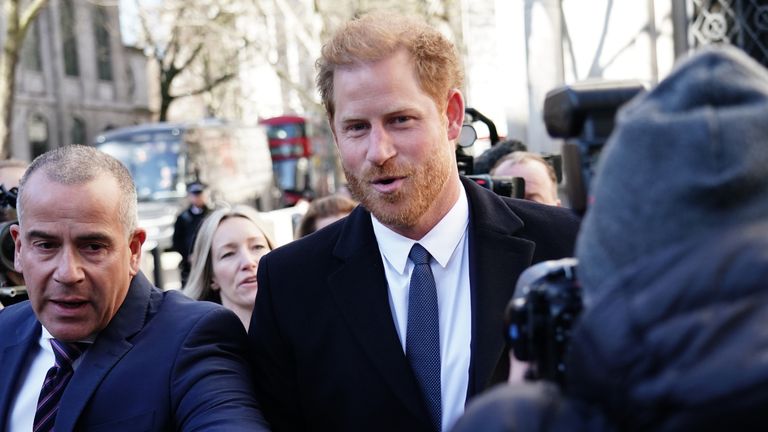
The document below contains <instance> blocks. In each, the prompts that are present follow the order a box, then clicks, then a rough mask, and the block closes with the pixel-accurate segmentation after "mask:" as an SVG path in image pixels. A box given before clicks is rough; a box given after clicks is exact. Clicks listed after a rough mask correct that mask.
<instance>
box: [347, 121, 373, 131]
mask: <svg viewBox="0 0 768 432" xmlns="http://www.w3.org/2000/svg"><path fill="white" fill-rule="evenodd" d="M367 128H368V125H366V124H365V123H351V124H349V125H347V130H348V131H349V132H360V131H364V130H366V129H367Z"/></svg>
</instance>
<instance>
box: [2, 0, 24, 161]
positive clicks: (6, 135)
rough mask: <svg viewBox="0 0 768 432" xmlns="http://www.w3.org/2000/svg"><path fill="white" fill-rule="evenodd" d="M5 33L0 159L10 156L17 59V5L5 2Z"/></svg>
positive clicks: (12, 0) (16, 0)
mask: <svg viewBox="0 0 768 432" xmlns="http://www.w3.org/2000/svg"><path fill="white" fill-rule="evenodd" d="M4 6H5V8H4V9H5V13H6V32H5V43H3V57H2V58H0V159H8V158H9V157H10V154H11V151H10V150H11V149H10V147H11V125H13V93H14V87H15V86H16V63H17V62H18V59H19V49H20V48H19V39H18V34H19V3H18V0H7V1H5V5H4Z"/></svg>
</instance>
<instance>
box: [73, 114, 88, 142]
mask: <svg viewBox="0 0 768 432" xmlns="http://www.w3.org/2000/svg"><path fill="white" fill-rule="evenodd" d="M70 138H71V140H72V144H81V145H86V143H85V120H83V119H81V118H80V117H75V118H73V119H72V131H71V136H70Z"/></svg>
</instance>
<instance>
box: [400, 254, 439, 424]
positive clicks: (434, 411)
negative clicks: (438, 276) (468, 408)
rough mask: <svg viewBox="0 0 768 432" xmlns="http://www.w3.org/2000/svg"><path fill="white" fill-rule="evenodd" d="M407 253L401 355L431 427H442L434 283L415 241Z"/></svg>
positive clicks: (427, 256)
mask: <svg viewBox="0 0 768 432" xmlns="http://www.w3.org/2000/svg"><path fill="white" fill-rule="evenodd" d="M408 257H409V258H410V259H411V261H413V263H414V264H415V266H414V268H413V273H411V286H410V288H409V290H408V330H407V332H406V337H405V356H406V357H407V358H408V361H409V362H410V363H411V368H412V369H413V372H414V374H415V375H416V379H417V380H418V381H419V385H420V386H421V391H422V393H423V394H424V399H425V400H426V402H427V406H428V407H429V412H430V414H431V415H432V426H433V427H434V430H436V431H439V430H441V429H442V427H441V426H442V415H443V414H442V413H443V409H442V401H441V395H440V317H439V314H438V311H437V287H435V278H434V276H432V269H431V268H429V260H430V258H432V257H431V256H430V255H429V252H427V250H426V249H424V247H423V246H421V245H420V244H418V243H416V244H414V245H413V247H412V248H411V253H410V254H408Z"/></svg>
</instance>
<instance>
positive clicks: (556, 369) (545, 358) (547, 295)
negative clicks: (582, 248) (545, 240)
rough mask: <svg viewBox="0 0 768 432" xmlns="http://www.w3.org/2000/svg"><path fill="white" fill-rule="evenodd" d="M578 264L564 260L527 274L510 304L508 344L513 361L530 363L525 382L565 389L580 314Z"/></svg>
mask: <svg viewBox="0 0 768 432" xmlns="http://www.w3.org/2000/svg"><path fill="white" fill-rule="evenodd" d="M576 270H577V261H576V259H575V258H563V259H560V260H555V261H544V262H541V263H538V264H536V265H533V266H531V267H529V268H528V269H526V270H525V271H524V272H523V273H522V274H521V275H520V278H519V279H518V282H517V286H516V288H515V296H514V297H513V298H512V300H510V302H509V303H508V304H507V308H506V311H505V323H506V330H507V332H506V333H507V334H506V336H507V341H508V343H509V346H510V347H511V349H512V351H513V353H514V355H515V358H517V359H518V360H520V361H524V362H528V364H529V366H530V367H529V369H528V371H527V372H526V378H527V379H531V380H539V379H544V380H548V381H554V382H556V383H558V384H560V385H562V386H564V385H565V370H566V369H565V359H566V355H567V353H568V348H569V342H570V339H571V329H572V328H573V326H574V325H575V323H576V320H577V319H578V317H579V314H580V313H581V311H582V308H583V303H582V299H581V288H580V287H579V284H578V280H577V279H576Z"/></svg>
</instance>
